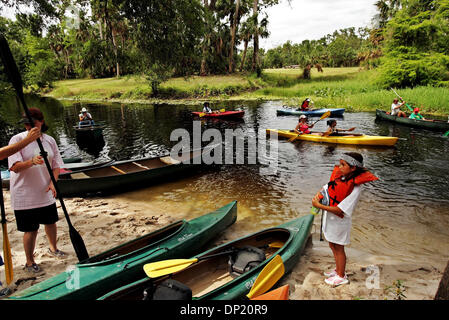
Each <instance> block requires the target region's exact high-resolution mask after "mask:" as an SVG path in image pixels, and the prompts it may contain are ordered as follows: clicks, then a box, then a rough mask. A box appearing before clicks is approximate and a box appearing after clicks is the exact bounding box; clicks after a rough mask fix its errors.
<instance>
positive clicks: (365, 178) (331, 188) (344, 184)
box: [327, 166, 379, 207]
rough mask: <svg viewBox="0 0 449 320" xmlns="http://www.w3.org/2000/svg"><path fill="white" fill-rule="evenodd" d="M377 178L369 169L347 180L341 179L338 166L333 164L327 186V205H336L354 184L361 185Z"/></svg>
mask: <svg viewBox="0 0 449 320" xmlns="http://www.w3.org/2000/svg"><path fill="white" fill-rule="evenodd" d="M376 180H379V178H378V177H376V176H375V175H373V174H372V173H371V172H369V171H365V172H363V173H361V174H359V175H358V176H357V177H355V178H351V179H349V180H342V174H341V172H340V169H339V167H338V166H335V168H334V171H333V172H332V175H331V178H330V181H329V183H328V184H327V186H328V190H327V192H328V194H329V206H331V207H336V206H337V205H338V204H339V203H340V202H342V201H343V199H344V198H346V197H347V196H349V195H350V194H351V192H352V190H353V189H354V186H356V185H361V184H364V183H367V182H371V181H376Z"/></svg>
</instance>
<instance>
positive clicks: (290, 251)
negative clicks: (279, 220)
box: [100, 215, 314, 300]
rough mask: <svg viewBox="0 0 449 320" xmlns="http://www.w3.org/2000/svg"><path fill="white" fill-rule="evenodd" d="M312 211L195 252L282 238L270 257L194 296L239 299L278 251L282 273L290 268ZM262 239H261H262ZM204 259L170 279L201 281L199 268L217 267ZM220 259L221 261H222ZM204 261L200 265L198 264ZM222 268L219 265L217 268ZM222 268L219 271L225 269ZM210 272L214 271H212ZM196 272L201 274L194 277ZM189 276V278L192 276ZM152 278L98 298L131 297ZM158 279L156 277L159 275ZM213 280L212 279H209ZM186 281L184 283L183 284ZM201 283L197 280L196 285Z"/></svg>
mask: <svg viewBox="0 0 449 320" xmlns="http://www.w3.org/2000/svg"><path fill="white" fill-rule="evenodd" d="M313 219H314V216H313V215H307V216H304V217H301V218H297V219H294V220H292V221H289V222H287V223H284V224H282V225H280V226H278V227H274V228H268V229H265V230H262V231H259V232H256V233H254V234H251V235H249V236H246V237H242V238H240V239H237V240H234V241H231V242H228V243H226V244H223V245H221V246H218V247H216V248H213V249H210V250H208V251H205V252H203V253H201V254H199V255H196V256H195V257H193V258H200V257H202V256H207V255H211V254H215V253H219V252H224V251H227V250H229V249H230V248H231V247H236V248H238V247H240V246H242V245H246V244H248V243H252V244H253V245H255V246H258V244H259V245H260V244H261V243H266V244H268V243H270V241H275V240H277V239H280V238H282V243H283V246H282V247H281V248H280V249H277V250H276V249H274V250H276V251H275V252H273V254H272V255H271V257H269V258H267V259H266V260H265V261H263V262H262V263H260V264H259V265H258V266H257V267H255V268H253V269H251V270H250V271H247V272H245V273H243V274H241V275H240V276H238V277H236V278H234V279H232V280H231V281H228V282H226V283H224V284H223V285H221V286H219V287H218V288H215V289H213V288H212V289H211V290H209V289H206V291H207V292H204V294H203V293H200V294H199V295H196V294H195V293H194V298H193V299H194V300H235V299H241V298H243V297H245V296H246V295H247V294H248V293H249V291H250V289H251V287H252V285H253V283H254V282H255V280H256V278H257V276H258V275H259V273H260V272H261V271H262V269H263V268H264V267H265V266H266V265H267V264H268V263H269V262H270V261H271V259H272V258H274V256H275V255H280V257H281V258H282V261H283V263H284V268H285V273H288V272H290V271H291V270H292V269H293V267H294V266H295V265H296V264H297V263H298V261H299V259H300V256H301V254H302V252H303V250H304V248H305V246H306V244H307V241H308V240H309V238H310V232H311V228H312V224H313ZM264 241H265V242H264ZM219 259H222V260H224V261H226V257H224V258H219ZM207 261H208V259H205V260H203V261H202V262H200V263H197V264H194V265H192V266H191V267H189V268H187V269H184V270H183V271H180V272H178V273H175V274H173V275H171V278H172V279H174V280H178V281H180V282H182V283H186V282H188V280H189V279H190V280H191V281H194V282H196V281H199V282H201V281H204V278H206V281H208V280H207V275H205V273H203V272H200V271H201V268H203V269H207V270H215V269H217V270H219V269H221V267H218V266H214V264H213V263H211V264H210V265H209V264H208V263H209V262H207ZM222 262H223V261H222ZM202 263H204V265H201V264H202ZM221 270H222V269H221ZM226 270H227V269H226V268H225V270H223V271H222V272H225V273H226ZM212 272H214V271H212ZM198 275H201V276H200V277H198ZM224 277H225V275H220V276H219V278H220V281H223V278H224ZM192 279H193V280H192ZM151 281H152V280H150V279H149V278H148V277H144V278H142V279H140V280H138V281H136V282H134V283H131V284H129V285H127V286H124V287H122V288H118V289H116V290H114V291H112V292H110V293H108V294H106V295H104V296H103V297H101V298H100V300H122V299H124V300H126V299H133V298H135V297H137V296H139V294H140V293H141V292H142V289H143V288H146V287H148V286H149V284H150V283H151ZM153 281H156V282H157V281H158V279H154V280H153ZM159 281H160V279H159ZM212 281H213V280H212ZM187 285H188V284H187ZM202 285H203V284H202V283H201V284H200V287H201V286H202ZM199 290H200V291H203V290H204V288H202V287H201V288H200V289H199Z"/></svg>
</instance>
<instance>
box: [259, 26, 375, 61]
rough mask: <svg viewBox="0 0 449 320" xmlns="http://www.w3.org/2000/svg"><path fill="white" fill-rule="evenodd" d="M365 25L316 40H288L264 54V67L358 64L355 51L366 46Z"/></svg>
mask: <svg viewBox="0 0 449 320" xmlns="http://www.w3.org/2000/svg"><path fill="white" fill-rule="evenodd" d="M368 43H369V41H368V30H367V29H366V28H359V29H358V30H355V28H347V29H341V30H339V31H335V32H334V33H333V34H328V35H327V36H325V37H322V38H321V39H319V40H304V41H303V42H301V43H300V44H292V43H291V42H290V41H287V42H286V43H285V44H283V45H282V46H278V47H276V48H274V49H270V50H268V51H267V53H266V54H265V55H264V59H263V63H264V64H263V65H264V68H282V67H285V66H289V65H300V66H301V67H305V66H306V65H308V64H316V63H319V64H321V65H322V66H324V67H343V66H344V67H351V66H357V65H358V64H359V61H358V58H357V54H358V52H359V51H361V50H362V49H364V48H365V47H367V46H368Z"/></svg>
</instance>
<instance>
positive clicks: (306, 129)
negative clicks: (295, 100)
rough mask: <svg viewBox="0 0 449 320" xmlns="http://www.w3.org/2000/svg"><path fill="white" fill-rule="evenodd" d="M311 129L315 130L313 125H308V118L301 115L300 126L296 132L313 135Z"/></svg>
mask: <svg viewBox="0 0 449 320" xmlns="http://www.w3.org/2000/svg"><path fill="white" fill-rule="evenodd" d="M311 128H313V124H308V123H307V117H306V116H305V115H301V116H300V117H299V121H298V125H297V126H296V128H295V132H296V133H298V134H311V133H312V132H311V131H310V130H309V129H311Z"/></svg>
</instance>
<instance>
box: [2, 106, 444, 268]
mask: <svg viewBox="0 0 449 320" xmlns="http://www.w3.org/2000/svg"><path fill="white" fill-rule="evenodd" d="M29 106H36V107H39V108H40V109H41V110H42V111H43V112H44V114H45V117H46V121H47V123H48V124H49V126H50V130H49V132H48V133H49V134H50V135H52V136H53V137H55V139H56V141H57V142H58V144H59V146H60V150H61V153H62V155H63V157H66V158H68V157H81V158H83V161H92V160H95V161H101V160H106V159H116V160H124V159H130V158H139V157H143V156H151V155H154V156H156V155H158V154H161V153H163V152H167V151H169V150H170V149H171V147H172V146H173V145H174V144H176V142H174V141H170V134H171V132H172V131H173V130H175V129H178V128H185V129H186V130H187V131H189V132H192V130H193V122H192V118H191V116H190V112H191V111H198V110H200V109H201V105H200V103H198V105H197V106H192V105H137V104H136V105H133V104H126V105H124V104H86V103H82V104H80V103H74V102H59V101H56V100H53V99H37V98H29ZM281 106H282V103H281V102H278V101H271V102H243V101H240V102H232V104H227V103H226V104H224V103H221V104H215V105H213V108H215V109H221V108H226V109H228V110H231V109H235V108H242V109H243V110H245V116H244V118H243V120H242V121H237V122H236V121H205V120H203V121H201V126H202V128H203V130H204V129H206V128H215V129H218V130H219V131H220V132H222V133H223V132H224V130H226V129H233V130H236V129H241V130H242V132H243V133H244V134H247V135H249V136H251V135H253V136H254V132H259V133H260V132H262V135H263V132H265V129H266V128H294V127H295V125H296V123H297V117H295V116H276V109H277V108H279V107H281ZM82 107H86V108H87V109H88V110H89V112H90V113H91V114H92V116H93V118H94V119H95V120H96V121H97V122H102V123H104V125H105V129H104V131H103V136H104V146H103V147H102V148H99V149H98V150H94V151H92V150H86V149H84V150H83V149H82V148H80V147H79V146H78V145H77V143H76V139H75V132H74V130H73V127H72V126H73V125H75V124H76V121H77V116H78V114H79V111H80V110H81V108H82ZM0 114H1V116H2V118H3V119H4V120H5V121H6V122H7V123H9V124H13V125H14V124H16V123H17V121H18V120H19V119H20V114H21V111H19V109H18V108H17V106H16V105H15V102H14V100H10V101H9V102H7V103H3V104H2V108H1V109H0ZM313 120H318V118H316V119H312V121H313ZM337 121H338V127H339V128H350V127H356V130H355V132H358V133H365V134H369V135H386V136H397V137H399V138H400V140H398V142H397V144H396V146H395V147H387V148H382V147H380V148H379V147H355V146H343V145H325V144H319V143H313V142H302V141H298V142H296V143H289V142H287V141H286V140H283V141H279V143H278V144H277V147H276V148H277V150H275V149H274V150H273V152H272V154H270V156H274V157H277V158H278V161H277V167H276V170H275V172H266V171H264V170H261V169H263V167H264V166H263V165H253V164H239V165H237V164H227V165H222V166H221V167H220V168H218V169H216V170H211V171H206V172H201V173H198V174H195V175H193V176H190V177H187V178H185V179H182V180H177V181H171V182H168V183H163V182H161V184H160V185H156V186H151V187H149V188H145V189H141V190H136V191H131V192H127V193H123V194H120V195H117V196H118V197H123V199H126V200H128V201H133V202H135V203H136V204H141V205H142V206H143V207H144V206H145V203H149V202H153V201H158V202H161V203H165V204H167V205H170V204H179V203H183V208H189V210H187V211H186V212H185V215H183V216H182V218H187V219H189V218H192V217H195V216H198V215H200V214H203V213H205V212H207V211H208V210H209V209H213V208H216V207H219V206H221V205H224V204H226V203H228V202H229V201H232V200H238V203H239V204H238V206H239V207H238V215H239V218H238V223H236V224H235V225H234V226H233V227H232V228H231V229H230V230H231V231H230V233H228V235H227V238H236V237H238V236H243V235H245V234H247V233H249V232H253V231H257V230H260V229H262V228H266V227H271V226H275V225H278V224H280V223H283V222H285V221H288V220H290V219H292V218H295V217H297V216H302V215H305V214H308V213H309V211H310V207H311V199H312V197H313V196H314V194H315V193H316V192H317V191H318V190H319V189H320V188H321V186H322V185H324V184H325V183H326V182H328V179H329V177H330V174H331V172H332V168H333V166H334V165H335V164H337V163H338V160H339V157H340V155H341V154H342V153H344V152H348V151H356V152H359V153H361V154H362V155H363V157H364V159H365V166H366V167H367V168H368V169H370V170H371V171H372V172H373V173H375V174H376V175H377V176H378V177H379V178H380V180H379V181H377V182H375V183H371V184H368V185H366V187H365V190H364V193H363V196H362V198H361V200H360V202H359V205H358V208H357V211H356V213H355V215H354V223H353V232H352V235H351V246H352V247H353V248H357V249H362V250H364V251H367V252H370V253H372V254H382V255H389V256H392V257H395V258H396V259H402V258H403V259H404V260H408V261H429V260H430V261H435V262H436V263H438V264H439V265H441V264H444V263H445V261H447V258H448V255H449V241H448V239H449V193H448V192H447V191H448V189H449V157H448V154H449V141H448V139H447V138H443V137H442V133H440V132H431V131H427V130H423V129H414V128H409V127H406V126H402V125H397V124H392V123H388V122H382V121H380V122H378V121H376V120H375V113H373V112H361V113H345V115H344V117H342V118H337ZM325 127H326V121H320V122H318V123H317V124H316V126H315V129H316V130H324V129H325ZM7 138H9V137H7ZM3 140H5V136H4V137H3ZM270 143H271V144H273V142H272V141H271V142H270ZM270 150H271V149H270ZM316 220H318V219H316ZM318 222H319V221H318ZM318 222H317V221H316V224H317V223H318ZM318 230H319V229H318ZM314 231H315V232H317V229H316V228H315V230H314ZM318 232H319V231H318Z"/></svg>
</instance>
